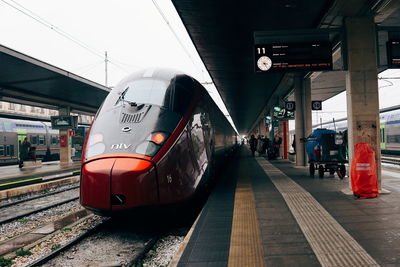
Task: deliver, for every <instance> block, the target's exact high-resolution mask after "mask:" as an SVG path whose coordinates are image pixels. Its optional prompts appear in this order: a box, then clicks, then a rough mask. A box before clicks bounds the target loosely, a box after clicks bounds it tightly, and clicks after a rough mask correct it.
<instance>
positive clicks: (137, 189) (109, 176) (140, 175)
mask: <svg viewBox="0 0 400 267" xmlns="http://www.w3.org/2000/svg"><path fill="white" fill-rule="evenodd" d="M156 179H157V177H156V172H155V168H154V166H153V164H152V163H151V162H150V161H147V160H142V159H137V158H104V159H98V160H94V161H91V162H88V163H86V164H85V165H83V167H82V176H81V199H80V201H81V204H82V205H83V206H85V207H87V208H89V209H92V210H95V211H98V212H102V211H103V212H110V211H118V210H126V209H132V208H135V207H140V206H148V205H154V204H157V203H158V191H157V190H158V189H157V181H156Z"/></svg>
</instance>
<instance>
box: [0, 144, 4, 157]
mask: <svg viewBox="0 0 400 267" xmlns="http://www.w3.org/2000/svg"><path fill="white" fill-rule="evenodd" d="M0 156H4V145H0Z"/></svg>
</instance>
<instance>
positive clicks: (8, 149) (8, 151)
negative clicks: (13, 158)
mask: <svg viewBox="0 0 400 267" xmlns="http://www.w3.org/2000/svg"><path fill="white" fill-rule="evenodd" d="M5 156H10V146H6V154H5Z"/></svg>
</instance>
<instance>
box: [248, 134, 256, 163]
mask: <svg viewBox="0 0 400 267" xmlns="http://www.w3.org/2000/svg"><path fill="white" fill-rule="evenodd" d="M249 143H250V150H251V154H252V155H253V157H254V156H255V152H256V150H257V139H256V138H255V137H254V134H252V135H251V137H250V141H249Z"/></svg>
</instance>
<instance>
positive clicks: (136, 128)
mask: <svg viewBox="0 0 400 267" xmlns="http://www.w3.org/2000/svg"><path fill="white" fill-rule="evenodd" d="M237 146H238V136H237V133H236V132H235V130H234V129H233V127H232V125H231V124H230V123H229V122H228V120H227V119H226V117H225V116H224V114H223V113H222V112H221V111H220V109H219V108H218V107H217V105H216V104H215V103H214V101H213V100H212V98H211V97H210V96H209V94H208V92H207V91H206V89H205V88H204V87H203V86H202V85H201V84H200V83H199V82H197V81H196V80H195V79H193V78H192V77H190V76H188V75H185V74H183V73H181V72H178V71H174V70H170V69H147V70H143V71H139V72H136V73H134V74H132V75H130V76H128V77H127V78H125V79H124V80H122V81H121V82H120V83H119V85H117V86H116V87H115V88H114V89H113V90H112V91H111V92H110V94H109V95H108V96H107V98H106V99H105V101H104V103H103V104H102V107H101V108H100V110H99V111H98V113H97V115H96V116H95V119H94V121H93V123H92V126H91V129H90V131H89V135H88V139H87V141H86V142H85V149H84V155H83V157H82V169H81V186H80V202H81V204H82V205H83V206H84V207H86V208H87V209H90V210H92V211H94V212H95V213H97V214H100V215H114V214H116V213H120V212H125V211H131V210H137V209H140V208H145V209H146V208H148V207H160V206H163V207H165V206H166V205H168V206H169V205H175V204H181V203H185V202H186V201H187V200H188V199H190V198H191V197H192V196H194V194H195V192H196V191H197V189H198V188H200V187H201V186H202V185H203V184H205V183H206V181H207V180H208V179H210V178H211V177H212V175H211V173H213V170H215V168H216V166H217V165H218V164H220V163H222V162H223V160H224V159H225V156H226V155H227V154H228V153H229V152H231V151H233V150H234V149H235V147H237Z"/></svg>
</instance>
